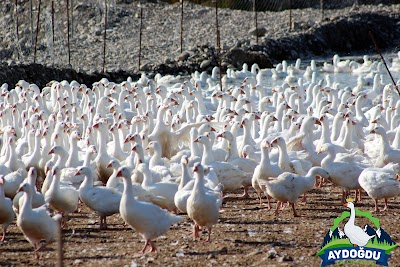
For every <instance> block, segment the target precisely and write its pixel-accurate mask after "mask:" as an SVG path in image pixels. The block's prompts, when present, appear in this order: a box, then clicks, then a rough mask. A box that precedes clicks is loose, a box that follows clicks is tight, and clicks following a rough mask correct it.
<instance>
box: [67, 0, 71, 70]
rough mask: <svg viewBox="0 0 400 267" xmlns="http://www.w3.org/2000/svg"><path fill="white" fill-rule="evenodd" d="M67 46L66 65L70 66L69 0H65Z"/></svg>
mask: <svg viewBox="0 0 400 267" xmlns="http://www.w3.org/2000/svg"><path fill="white" fill-rule="evenodd" d="M67 46H68V67H69V68H70V67H71V46H70V43H69V0H67Z"/></svg>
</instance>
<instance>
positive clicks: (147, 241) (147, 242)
mask: <svg viewBox="0 0 400 267" xmlns="http://www.w3.org/2000/svg"><path fill="white" fill-rule="evenodd" d="M148 245H149V240H146V242H145V243H144V247H143V248H142V250H141V251H139V253H141V254H144V253H145V251H146V248H147V246H148Z"/></svg>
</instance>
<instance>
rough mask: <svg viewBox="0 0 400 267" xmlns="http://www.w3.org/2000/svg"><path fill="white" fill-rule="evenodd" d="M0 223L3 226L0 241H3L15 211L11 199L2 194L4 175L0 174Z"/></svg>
mask: <svg viewBox="0 0 400 267" xmlns="http://www.w3.org/2000/svg"><path fill="white" fill-rule="evenodd" d="M0 210H1V212H0V224H1V225H2V227H3V236H2V238H1V240H0V242H3V241H4V239H5V237H6V231H7V228H8V226H9V225H10V224H11V223H12V222H13V221H14V218H15V213H14V211H13V209H12V202H11V199H9V198H7V197H5V195H4V176H3V175H0Z"/></svg>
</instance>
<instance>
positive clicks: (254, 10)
mask: <svg viewBox="0 0 400 267" xmlns="http://www.w3.org/2000/svg"><path fill="white" fill-rule="evenodd" d="M253 12H254V25H255V26H256V44H258V22H257V7H256V0H253Z"/></svg>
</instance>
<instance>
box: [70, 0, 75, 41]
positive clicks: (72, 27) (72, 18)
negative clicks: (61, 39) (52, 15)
mask: <svg viewBox="0 0 400 267" xmlns="http://www.w3.org/2000/svg"><path fill="white" fill-rule="evenodd" d="M71 39H74V0H71Z"/></svg>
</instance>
